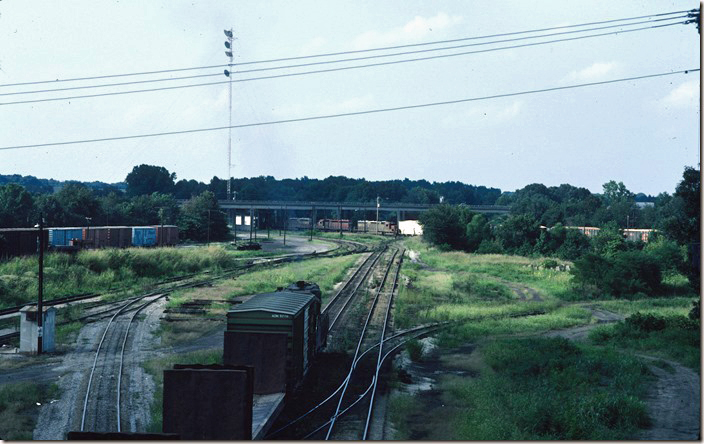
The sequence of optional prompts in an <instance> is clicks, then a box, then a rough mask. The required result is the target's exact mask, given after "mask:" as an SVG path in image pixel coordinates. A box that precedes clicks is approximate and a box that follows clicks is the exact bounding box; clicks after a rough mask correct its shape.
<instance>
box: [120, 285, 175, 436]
mask: <svg viewBox="0 0 704 444" xmlns="http://www.w3.org/2000/svg"><path fill="white" fill-rule="evenodd" d="M166 295H167V293H164V294H162V295H161V296H158V297H156V298H154V299H152V300H151V301H149V302H146V303H144V304H142V305H141V306H140V307H139V308H138V309H137V310H135V312H134V313H133V314H132V317H131V318H130V322H129V323H128V324H127V330H126V331H125V339H124V340H123V341H122V350H121V351H120V371H119V373H118V376H117V431H118V433H119V432H121V431H122V430H121V426H120V393H121V389H122V369H123V367H124V362H125V346H126V345H127V337H128V336H129V334H130V327H131V326H132V322H134V319H135V318H136V317H137V315H138V314H139V312H141V311H142V310H143V309H144V308H146V307H147V306H149V305H151V304H153V303H154V302H156V301H158V300H159V299H161V298H163V297H166Z"/></svg>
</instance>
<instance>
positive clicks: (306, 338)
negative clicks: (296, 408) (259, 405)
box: [227, 291, 320, 388]
mask: <svg viewBox="0 0 704 444" xmlns="http://www.w3.org/2000/svg"><path fill="white" fill-rule="evenodd" d="M319 315H320V302H319V299H318V298H317V297H315V296H314V295H312V294H310V293H307V292H291V291H277V292H273V293H262V294H257V295H254V296H252V297H251V298H250V299H249V300H247V301H245V302H243V303H242V304H239V305H237V306H235V307H233V308H232V309H231V310H230V311H228V313H227V330H228V332H236V333H239V334H240V335H261V334H271V333H279V334H286V336H287V340H286V381H287V386H288V387H289V388H293V387H295V386H296V385H297V384H298V383H299V382H300V381H301V380H302V379H303V376H305V374H306V372H307V371H308V368H309V366H310V364H311V360H312V358H313V357H314V355H315V352H316V330H317V322H318V317H319ZM261 352H262V350H261V349H258V350H250V353H252V354H256V353H261ZM269 358H271V357H269Z"/></svg>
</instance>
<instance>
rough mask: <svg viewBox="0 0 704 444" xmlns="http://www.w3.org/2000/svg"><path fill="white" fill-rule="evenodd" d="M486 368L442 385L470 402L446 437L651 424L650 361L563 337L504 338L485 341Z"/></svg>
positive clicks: (615, 432) (591, 431) (602, 434)
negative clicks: (648, 407) (642, 398)
mask: <svg viewBox="0 0 704 444" xmlns="http://www.w3.org/2000/svg"><path fill="white" fill-rule="evenodd" d="M482 353H483V355H484V357H485V360H486V362H487V363H488V365H489V367H490V368H491V371H489V372H484V373H483V374H482V375H481V377H480V378H477V379H470V380H453V381H452V382H451V383H450V384H449V385H448V386H446V387H445V389H446V390H447V391H449V392H450V394H451V395H452V397H453V398H454V399H455V401H456V402H459V403H461V404H463V405H465V406H467V408H465V409H464V410H463V411H461V413H458V414H455V415H454V417H452V418H450V421H449V424H450V425H451V430H454V432H455V436H452V437H450V438H451V439H462V440H535V439H538V440H555V439H557V440H613V439H628V438H632V437H633V436H634V435H635V433H636V431H637V430H638V429H639V428H642V427H646V426H647V425H648V424H649V418H648V416H647V413H646V409H645V405H644V403H643V402H642V401H640V400H639V397H640V396H642V395H643V394H644V393H645V389H646V387H647V383H646V381H647V375H648V371H647V368H646V367H645V366H644V365H643V364H641V363H639V362H638V361H637V360H635V359H633V358H626V357H623V356H621V355H620V354H618V353H617V352H614V351H611V350H597V349H594V348H589V347H585V346H579V345H575V344H573V343H571V342H569V341H567V340H565V339H560V338H558V339H545V338H533V339H522V340H515V339H514V340H502V341H495V342H492V343H490V344H488V345H486V346H485V347H484V349H483V350H482Z"/></svg>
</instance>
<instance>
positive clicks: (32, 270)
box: [0, 246, 273, 308]
mask: <svg viewBox="0 0 704 444" xmlns="http://www.w3.org/2000/svg"><path fill="white" fill-rule="evenodd" d="M270 254H273V253H263V252H261V251H236V250H234V249H232V248H230V247H223V246H211V247H202V248H151V249H138V248H128V249H105V250H85V251H81V252H79V253H77V254H75V255H71V254H66V253H49V254H47V255H45V257H44V298H45V300H51V299H52V298H58V297H62V296H68V295H74V294H80V293H90V292H107V291H117V292H118V293H122V294H129V292H131V291H141V290H142V289H143V288H144V287H146V286H149V285H151V284H154V283H155V282H158V281H160V280H162V279H165V278H169V277H174V276H179V275H184V274H189V273H196V272H201V271H206V270H211V271H217V270H221V269H226V268H231V267H234V266H235V265H237V263H238V259H242V258H247V257H255V256H266V255H270ZM37 274H38V265H37V258H36V257H22V258H14V259H11V260H8V261H3V262H0V308H3V307H10V306H14V305H20V304H23V303H26V302H32V301H34V300H35V299H36V297H37V286H38V278H37Z"/></svg>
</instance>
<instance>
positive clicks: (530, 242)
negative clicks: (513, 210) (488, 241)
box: [496, 214, 540, 255]
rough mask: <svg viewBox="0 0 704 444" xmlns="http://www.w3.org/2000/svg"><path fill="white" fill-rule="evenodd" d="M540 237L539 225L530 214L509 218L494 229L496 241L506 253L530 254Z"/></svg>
mask: <svg viewBox="0 0 704 444" xmlns="http://www.w3.org/2000/svg"><path fill="white" fill-rule="evenodd" d="M539 237H540V224H539V223H538V221H537V220H535V219H534V218H533V217H532V216H531V215H530V214H519V215H511V216H509V217H508V218H507V219H506V220H505V221H504V222H503V223H501V224H500V225H499V226H498V227H497V228H496V239H497V240H498V241H499V242H500V243H501V246H502V247H503V249H504V250H505V251H506V252H508V253H514V254H524V255H527V254H531V253H532V252H533V247H534V246H535V244H536V243H537V242H538V238H539Z"/></svg>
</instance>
